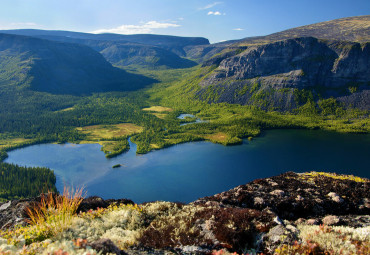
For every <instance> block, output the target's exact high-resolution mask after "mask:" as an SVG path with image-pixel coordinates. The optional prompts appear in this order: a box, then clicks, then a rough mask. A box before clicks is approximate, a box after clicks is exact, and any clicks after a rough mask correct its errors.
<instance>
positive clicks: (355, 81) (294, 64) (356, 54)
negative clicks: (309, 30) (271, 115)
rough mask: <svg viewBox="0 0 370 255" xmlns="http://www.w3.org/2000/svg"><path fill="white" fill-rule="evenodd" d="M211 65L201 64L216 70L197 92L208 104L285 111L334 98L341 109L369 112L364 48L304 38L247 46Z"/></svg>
mask: <svg viewBox="0 0 370 255" xmlns="http://www.w3.org/2000/svg"><path fill="white" fill-rule="evenodd" d="M213 60H214V61H211V60H210V61H208V62H207V63H206V64H208V65H210V66H211V65H214V66H217V68H216V69H214V70H213V71H212V72H211V73H210V74H209V75H208V76H207V77H206V78H204V79H203V81H202V82H201V83H200V86H201V87H202V89H201V90H200V92H199V97H200V98H202V99H204V100H208V101H210V102H229V103H238V104H248V105H252V104H253V105H257V106H260V107H262V108H274V109H278V110H291V109H294V108H297V107H298V106H300V105H301V104H304V103H306V102H307V101H310V100H313V101H317V100H319V99H323V98H329V97H335V98H337V99H338V100H339V101H342V102H343V103H345V104H346V105H347V106H349V105H352V106H355V107H358V108H361V109H370V106H369V102H370V93H369V92H370V90H369V82H370V71H369V68H368V67H369V65H370V43H361V44H360V43H351V42H339V41H325V40H318V39H316V38H312V37H306V38H297V39H289V40H283V41H279V42H275V43H270V44H265V45H260V46H250V47H247V48H246V49H245V50H244V51H243V52H241V53H239V54H237V55H235V56H230V57H228V56H226V55H224V59H218V58H214V59H213ZM302 91H304V92H302Z"/></svg>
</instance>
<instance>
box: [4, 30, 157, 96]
mask: <svg viewBox="0 0 370 255" xmlns="http://www.w3.org/2000/svg"><path fill="white" fill-rule="evenodd" d="M0 59H1V61H0V63H1V71H0V84H2V85H9V84H13V85H14V84H15V85H17V86H18V87H20V86H23V87H30V88H31V89H32V90H35V91H45V92H51V93H56V94H89V93H92V92H102V91H122V90H135V89H138V88H142V87H144V86H145V85H148V84H150V83H152V82H153V80H151V79H149V78H146V77H143V76H138V75H133V74H129V73H127V72H125V71H123V70H121V69H118V68H114V67H112V65H111V64H109V63H108V62H107V61H106V60H105V59H104V58H103V56H101V55H100V54H99V53H97V52H96V51H94V50H92V49H91V48H89V47H86V46H83V45H78V44H71V43H60V42H52V41H48V40H43V39H37V38H32V37H25V36H18V35H7V34H0Z"/></svg>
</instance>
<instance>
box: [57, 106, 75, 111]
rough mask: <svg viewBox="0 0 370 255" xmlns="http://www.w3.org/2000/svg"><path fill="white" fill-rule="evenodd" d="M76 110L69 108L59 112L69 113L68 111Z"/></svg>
mask: <svg viewBox="0 0 370 255" xmlns="http://www.w3.org/2000/svg"><path fill="white" fill-rule="evenodd" d="M74 109H75V108H74V107H68V108H65V109H62V110H59V111H57V112H68V111H72V110H74Z"/></svg>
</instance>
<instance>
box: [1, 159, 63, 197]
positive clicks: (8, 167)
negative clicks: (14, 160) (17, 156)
mask: <svg viewBox="0 0 370 255" xmlns="http://www.w3.org/2000/svg"><path fill="white" fill-rule="evenodd" d="M55 182H56V178H55V175H54V172H53V171H51V170H50V169H48V168H45V167H22V166H18V165H13V164H6V163H0V202H1V201H6V200H11V199H20V198H26V197H36V196H38V195H40V194H41V193H45V192H56V191H57V190H56V188H55Z"/></svg>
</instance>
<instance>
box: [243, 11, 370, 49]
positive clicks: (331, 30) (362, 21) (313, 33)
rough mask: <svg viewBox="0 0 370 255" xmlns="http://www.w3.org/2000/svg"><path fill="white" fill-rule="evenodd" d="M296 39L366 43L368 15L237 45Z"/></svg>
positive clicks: (369, 38)
mask: <svg viewBox="0 0 370 255" xmlns="http://www.w3.org/2000/svg"><path fill="white" fill-rule="evenodd" d="M296 37H315V38H319V39H328V40H340V41H352V42H368V41H370V15H366V16H356V17H348V18H342V19H335V20H330V21H326V22H320V23H316V24H311V25H307V26H302V27H297V28H292V29H288V30H285V31H282V32H278V33H274V34H271V35H267V36H261V37H254V38H253V37H251V38H245V39H242V40H240V41H239V42H238V43H237V44H244V43H245V44H250V43H266V42H272V41H277V40H284V39H291V38H296Z"/></svg>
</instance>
